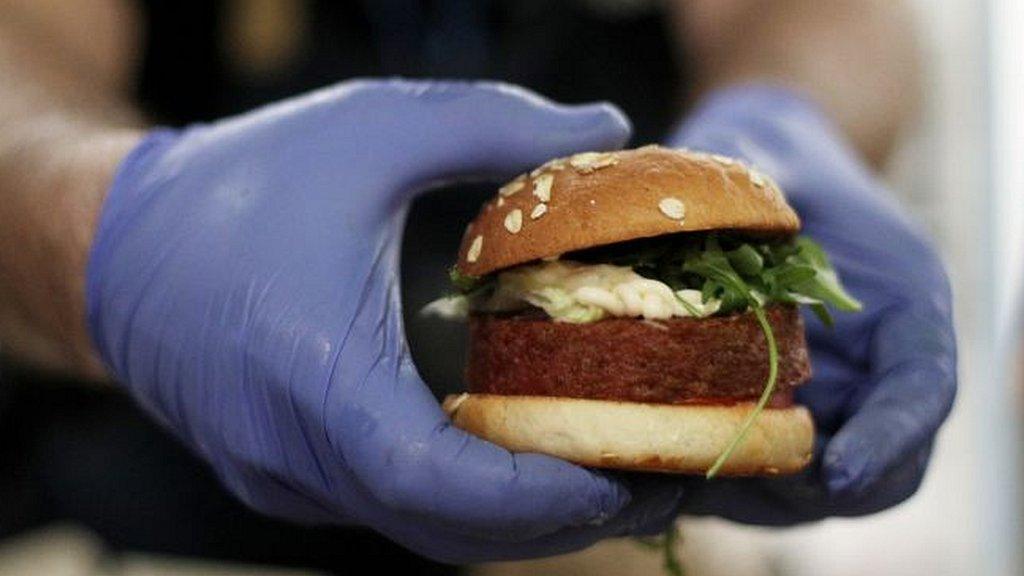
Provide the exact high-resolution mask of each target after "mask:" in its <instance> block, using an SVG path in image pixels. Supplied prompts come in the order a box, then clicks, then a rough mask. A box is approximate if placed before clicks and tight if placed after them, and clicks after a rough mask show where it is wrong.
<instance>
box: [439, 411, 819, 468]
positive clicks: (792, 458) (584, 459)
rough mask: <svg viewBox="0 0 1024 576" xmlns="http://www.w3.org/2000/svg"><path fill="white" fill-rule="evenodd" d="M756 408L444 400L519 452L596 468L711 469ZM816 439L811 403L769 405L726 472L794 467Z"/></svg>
mask: <svg viewBox="0 0 1024 576" xmlns="http://www.w3.org/2000/svg"><path fill="white" fill-rule="evenodd" d="M752 408H753V404H752V403H742V404H732V405H669V404H646V403H640V402H616V401H610V400H587V399H579V398H556V397H547V396H502V395H493V394H462V395H458V396H454V395H453V396H449V397H448V398H447V399H446V400H445V402H444V409H445V411H446V412H447V413H448V415H449V416H450V417H451V419H452V422H453V423H454V424H455V425H456V426H457V427H459V428H461V429H463V430H466V431H467V432H470V433H472V434H474V435H476V436H479V437H480V438H484V439H486V440H488V441H490V442H493V443H495V444H497V445H499V446H502V447H504V448H507V449H508V450H511V451H513V452H535V453H541V454H548V455H551V456H556V457H558V458H562V459H564V460H568V461H570V462H575V463H577V464H580V465H583V466H591V467H596V468H614V469H622V470H636V471H644V472H671V473H682V474H703V473H705V472H706V471H707V470H708V468H710V467H711V465H712V464H714V462H715V460H716V459H717V458H718V456H719V455H720V454H721V453H722V451H723V450H725V448H726V447H727V446H728V445H729V443H730V442H731V441H732V440H733V438H734V437H735V436H736V433H737V432H738V430H739V428H740V425H741V424H742V422H743V419H744V418H745V417H746V416H747V415H748V414H749V413H750V410H751V409H752ZM813 444H814V424H813V421H812V420H811V416H810V413H809V412H808V411H807V409H806V408H804V407H802V406H791V407H789V408H770V409H766V410H764V411H763V412H762V413H761V414H760V415H759V416H758V418H757V420H756V421H755V422H754V425H753V427H752V428H751V429H750V431H749V432H748V434H747V437H746V438H745V439H744V441H743V442H742V443H741V444H740V445H739V447H738V448H737V449H736V451H735V452H733V454H732V456H731V457H730V458H729V459H728V460H727V461H726V462H725V465H724V466H723V467H722V468H721V470H720V472H719V474H720V475H726V476H752V475H776V474H791V473H794V472H797V471H799V470H801V469H803V468H804V466H806V465H807V463H808V462H810V459H811V449H812V447H813Z"/></svg>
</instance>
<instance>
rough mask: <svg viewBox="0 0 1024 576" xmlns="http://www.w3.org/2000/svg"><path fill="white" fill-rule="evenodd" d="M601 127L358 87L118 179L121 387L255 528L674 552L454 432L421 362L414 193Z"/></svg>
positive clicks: (285, 107)
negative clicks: (627, 544) (627, 545)
mask: <svg viewBox="0 0 1024 576" xmlns="http://www.w3.org/2000/svg"><path fill="white" fill-rule="evenodd" d="M628 132H629V126H628V124H627V121H626V120H625V119H624V118H623V116H622V115H621V114H620V113H619V112H618V111H616V110H615V109H613V108H611V107H610V106H607V105H593V106H583V107H565V106H559V105H555V104H553V103H551V102H549V101H547V100H544V99H542V98H540V97H538V96H536V95H534V94H531V93H529V92H526V91H523V90H520V89H517V88H514V87H510V86H504V85H497V84H448V83H440V84H434V83H417V82H403V81H388V82H372V81H364V82H349V83H344V84H341V85H338V86H335V87H331V88H327V89H324V90H321V91H318V92H314V93H312V94H309V95H306V96H302V97H299V98H296V99H293V100H289V101H286V102H283V103H280V104H276V105H273V106H269V107H266V108H262V109H260V110H257V111H255V112H252V113H249V114H245V115H242V116H239V117H235V118H230V119H228V120H225V121H222V122H218V123H215V124H210V125H201V126H195V127H191V128H188V129H186V130H183V131H158V132H155V133H153V134H151V135H150V136H149V137H148V138H146V139H145V140H144V141H143V143H142V144H141V145H139V146H138V147H137V148H136V149H135V150H134V151H133V152H132V153H131V154H130V155H129V157H128V158H127V159H126V160H125V161H124V162H123V164H122V165H121V167H120V169H119V172H118V174H117V176H116V179H115V182H114V185H113V187H112V189H111V190H110V194H109V197H108V198H107V200H106V204H105V207H104V209H103V211H102V215H101V220H100V223H99V227H98V231H97V233H96V239H95V242H94V245H93V250H92V254H91V259H90V263H89V269H88V283H87V284H88V285H87V290H88V294H87V298H88V312H89V318H88V320H89V326H90V330H91V334H92V336H93V339H94V340H95V343H96V345H97V347H98V349H99V350H100V352H101V355H102V357H103V359H104V361H105V362H106V363H107V365H108V366H109V368H110V370H111V371H112V373H113V374H114V375H115V376H116V378H117V380H119V381H120V382H121V383H122V384H123V385H124V386H125V387H126V388H127V389H128V390H129V391H130V392H131V394H132V395H133V396H134V397H135V398H136V399H137V400H138V402H140V403H141V404H142V405H143V407H144V408H145V409H147V410H148V411H149V412H150V413H151V414H152V415H153V416H154V417H156V418H157V419H158V420H159V421H160V422H161V423H162V424H163V425H165V426H166V427H168V428H169V429H170V430H172V431H173V432H174V433H175V434H176V435H177V436H178V437H179V438H180V439H181V440H183V441H184V442H185V443H186V444H187V445H188V446H190V447H191V448H192V449H194V450H195V451H196V452H197V453H198V454H199V455H201V457H202V458H203V459H205V460H206V461H207V462H209V464H210V465H211V466H212V468H213V469H214V471H215V472H216V474H217V475H218V476H219V478H220V479H221V480H222V481H223V483H224V484H225V485H226V486H227V487H228V488H229V489H230V490H231V491H232V492H233V493H234V494H235V495H236V496H238V497H239V498H240V499H241V500H243V501H244V502H245V503H247V504H248V505H249V506H251V507H253V508H255V509H256V510H259V511H262V512H264V513H266V514H269V515H273V516H276V517H280V518H286V519H290V520H294V521H298V522H303V523H354V524H359V525H364V526H369V527H372V528H374V529H376V530H378V531H380V532H382V533H383V534H384V535H386V536H388V537H390V538H392V539H393V540H395V541H397V542H399V543H401V544H403V545H405V546H407V547H409V548H411V549H412V550H414V551H417V552H419V553H421V554H424V555H427V556H429V557H432V558H434V559H440V560H445V561H478V560H494V559H508V558H521V557H531V556H539V555H549V554H555V553H560V552H565V551H568V550H572V549H577V548H582V547H585V546H587V545H589V544H590V543H593V542H594V541H596V540H598V539H601V538H604V537H608V536H612V535H620V534H626V533H631V532H636V531H638V532H651V531H655V530H658V529H660V528H661V527H662V526H663V525H664V524H665V523H666V522H667V521H668V519H669V518H670V517H671V514H672V510H673V508H674V507H675V506H676V504H677V501H678V499H679V487H678V486H665V485H664V484H655V483H646V485H645V486H644V487H641V486H640V485H639V484H633V485H627V484H624V483H623V481H621V480H616V479H614V478H611V477H607V476H605V475H602V474H599V473H595V472H590V471H587V470H585V469H583V468H580V467H577V466H573V465H571V464H568V463H566V462H563V461H560V460H556V459H554V458H549V457H545V456H539V455H525V454H524V455H513V454H510V453H509V452H507V451H505V450H504V449H501V448H498V447H496V446H494V445H492V444H489V443H487V442H484V441H482V440H478V439H476V438H474V437H472V436H469V435H467V434H465V433H463V432H462V431H460V430H457V429H455V428H453V427H452V426H451V425H450V423H449V420H448V419H447V417H446V416H445V415H444V413H443V412H442V411H441V409H440V408H439V406H438V404H437V403H436V401H435V399H434V398H433V397H432V396H431V394H430V392H429V391H428V389H427V388H426V386H425V385H424V383H423V382H422V381H421V380H420V378H419V376H418V375H417V372H416V368H415V367H414V366H413V363H412V360H411V359H410V356H409V350H408V348H407V346H406V341H405V336H404V333H403V327H402V314H401V302H400V297H399V278H398V273H399V269H398V266H399V263H398V254H399V246H400V244H401V234H402V227H403V223H404V218H405V213H406V208H407V205H408V203H409V201H410V199H411V198H412V196H413V195H414V194H415V193H416V192H417V191H422V190H424V189H425V188H428V187H431V186H434V185H436V184H437V183H440V182H449V181H455V180H464V179H481V178H492V177H500V178H508V177H510V176H512V175H513V174H514V173H516V172H519V171H522V170H524V169H528V168H529V167H532V166H535V165H538V164H540V163H542V162H544V161H546V160H547V159H549V158H551V157H553V156H560V155H565V154H569V153H572V152H576V151H580V150H588V149H607V148H612V147H617V146H619V145H621V144H622V143H623V142H624V141H625V140H626V138H627V136H628Z"/></svg>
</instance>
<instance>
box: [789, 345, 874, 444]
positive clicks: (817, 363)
mask: <svg viewBox="0 0 1024 576" xmlns="http://www.w3.org/2000/svg"><path fill="white" fill-rule="evenodd" d="M811 366H812V376H811V381H810V382H808V383H807V384H805V385H803V386H800V387H799V388H797V389H796V393H795V399H796V402H797V403H798V404H802V405H804V406H806V407H807V408H808V409H809V410H810V411H811V413H812V414H813V415H814V425H815V428H816V429H817V430H818V432H819V433H822V432H825V433H829V434H832V433H835V432H836V430H838V429H839V427H840V426H841V425H842V423H843V421H844V419H845V418H846V414H847V409H846V407H847V405H848V403H849V401H850V399H851V398H853V395H854V393H855V391H856V389H857V387H858V386H860V384H861V383H863V382H864V381H865V380H866V379H867V378H868V376H867V371H866V370H864V369H862V368H860V367H858V366H855V365H854V364H852V363H850V362H849V361H847V359H846V358H844V357H843V356H841V355H839V354H837V353H836V352H834V351H832V350H831V349H828V348H816V347H813V345H812V347H811Z"/></svg>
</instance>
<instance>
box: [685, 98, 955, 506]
mask: <svg viewBox="0 0 1024 576" xmlns="http://www.w3.org/2000/svg"><path fill="white" fill-rule="evenodd" d="M671 143H672V144H673V145H676V146H686V147H690V148H693V149H699V150H709V151H713V152H717V153H721V154H727V155H731V156H737V157H740V158H743V159H746V160H747V161H748V162H749V163H750V164H752V165H754V166H756V167H757V168H759V169H760V170H761V171H763V172H764V173H767V174H768V175H770V176H772V177H773V178H774V179H775V180H776V181H777V182H778V184H779V186H780V187H781V188H782V190H783V191H784V192H785V193H786V195H787V196H788V199H789V200H790V203H791V204H792V205H793V206H794V208H795V209H796V210H797V212H798V213H799V214H800V217H801V219H802V220H803V232H804V233H805V234H807V235H808V236H810V237H811V238H813V239H815V240H816V241H818V242H819V243H820V244H821V245H822V246H823V247H824V249H825V251H826V252H827V253H828V255H829V257H830V259H831V261H832V262H833V264H834V265H835V268H836V269H837V271H838V273H839V276H840V278H841V279H842V281H843V283H844V284H845V286H846V287H847V288H849V291H850V292H851V293H852V294H853V295H854V296H856V297H857V298H858V299H860V300H861V302H863V303H864V311H863V312H860V313H854V314H846V313H837V314H836V315H835V316H836V326H835V328H833V329H829V328H827V327H825V326H823V325H822V324H821V323H820V322H819V321H818V320H817V319H816V318H814V317H813V316H811V315H808V316H807V317H806V318H805V322H806V325H807V328H808V340H809V345H810V349H811V360H812V363H813V372H814V375H813V378H812V380H811V381H810V382H809V383H808V384H807V385H806V386H804V387H802V388H800V389H798V391H797V394H796V399H797V401H798V402H800V403H803V404H806V405H807V406H808V407H809V408H810V410H811V412H812V413H813V415H814V419H815V422H816V423H817V430H818V438H817V443H816V454H815V460H814V464H813V465H812V467H811V468H810V470H809V471H807V472H806V473H805V474H803V475H798V476H795V477H791V478H777V479H747V480H720V481H712V482H709V483H695V484H694V485H693V486H692V488H693V491H692V492H688V494H687V498H686V506H685V511H687V512H689V513H693V514H716V515H721V516H725V517H728V518H732V519H735V520H738V521H743V522H748V523H757V524H770V525H781V524H791V523H795V522H801V521H807V520H814V519H818V518H823V517H827V516H852V515H861V514H868V513H871V512H875V511H878V510H881V509H883V508H887V507H890V506H893V505H895V504H897V503H899V502H901V501H903V500H905V499H906V498H907V497H909V496H910V495H911V494H913V493H914V492H915V491H916V490H917V487H918V486H919V484H920V482H921V479H922V477H923V475H924V472H925V468H926V466H927V463H928V458H929V454H930V451H931V446H932V441H933V439H934V436H935V433H936V431H937V430H938V428H939V426H940V425H941V424H942V422H943V420H945V418H946V415H947V414H948V413H949V410H950V408H951V406H952V403H953V397H954V395H955V390H956V342H955V338H954V333H953V326H952V321H951V310H950V290H949V283H948V281H947V279H946V274H945V273H944V271H943V269H942V266H941V264H940V262H939V259H938V257H937V256H936V254H935V251H934V250H933V248H932V247H931V245H930V243H929V241H928V240H927V239H926V238H925V237H924V235H923V234H922V233H921V231H920V230H918V229H917V227H916V226H915V225H914V224H913V223H911V222H910V221H908V219H907V218H905V217H904V216H903V211H902V210H901V209H900V207H899V206H898V205H897V204H896V203H895V202H894V201H893V199H892V198H891V197H890V196H889V194H888V193H887V192H886V190H885V187H884V186H883V185H882V184H881V183H880V182H879V181H878V180H877V179H876V178H875V177H874V176H872V174H871V173H870V171H869V169H868V168H866V167H865V166H864V165H863V164H862V163H861V161H860V160H859V159H858V158H857V156H856V154H855V152H854V151H853V150H851V149H850V147H849V146H848V145H847V144H846V143H845V142H844V141H843V140H842V138H841V137H840V136H839V134H838V133H837V132H836V129H835V128H834V127H833V126H832V125H831V124H830V123H829V122H828V120H827V119H826V118H825V117H824V116H823V115H822V114H821V112H820V111H819V110H818V109H817V108H816V107H815V106H814V105H812V104H811V103H810V102H808V101H806V100H803V99H802V98H801V97H799V96H797V95H795V94H793V93H789V92H786V91H784V90H781V89H774V88H767V87H759V86H748V87H738V88H732V89H729V90H725V91H721V92H718V93H715V94H712V95H711V96H710V97H709V98H708V99H707V100H706V101H705V102H704V103H703V104H702V105H700V106H699V107H698V109H697V110H695V112H694V113H693V114H692V115H691V116H690V117H689V118H688V119H687V120H686V121H685V122H684V123H683V125H682V126H681V127H680V129H679V131H678V132H677V133H676V134H675V137H674V138H673V139H672V141H671Z"/></svg>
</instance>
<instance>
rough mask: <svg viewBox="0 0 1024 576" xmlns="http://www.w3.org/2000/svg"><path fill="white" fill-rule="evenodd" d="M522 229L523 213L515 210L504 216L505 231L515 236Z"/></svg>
mask: <svg viewBox="0 0 1024 576" xmlns="http://www.w3.org/2000/svg"><path fill="white" fill-rule="evenodd" d="M522 228H523V211H522V210H520V209H518V208H516V209H515V210H513V211H511V212H509V213H508V214H507V215H506V216H505V230H508V231H509V232H511V233H513V234H516V233H518V232H519V230H521V229H522Z"/></svg>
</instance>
